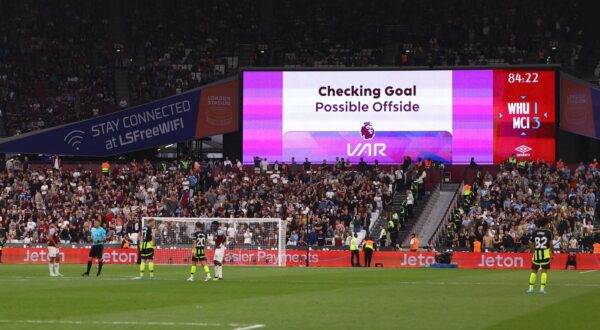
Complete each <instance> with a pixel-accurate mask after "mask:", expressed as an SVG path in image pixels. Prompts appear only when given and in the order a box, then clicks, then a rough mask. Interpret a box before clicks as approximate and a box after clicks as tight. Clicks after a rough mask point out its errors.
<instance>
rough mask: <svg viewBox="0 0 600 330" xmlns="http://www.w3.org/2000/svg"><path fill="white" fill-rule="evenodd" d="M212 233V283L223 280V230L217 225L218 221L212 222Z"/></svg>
mask: <svg viewBox="0 0 600 330" xmlns="http://www.w3.org/2000/svg"><path fill="white" fill-rule="evenodd" d="M212 232H213V237H214V240H215V257H214V264H215V278H214V279H213V280H214V281H222V280H223V258H224V257H225V240H226V236H225V230H224V229H223V228H222V227H221V226H220V225H219V222H218V221H213V222H212Z"/></svg>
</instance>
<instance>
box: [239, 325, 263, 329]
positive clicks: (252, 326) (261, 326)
mask: <svg viewBox="0 0 600 330" xmlns="http://www.w3.org/2000/svg"><path fill="white" fill-rule="evenodd" d="M264 327H265V325H264V324H253V325H250V326H247V327H243V328H235V329H233V330H250V329H258V328H264Z"/></svg>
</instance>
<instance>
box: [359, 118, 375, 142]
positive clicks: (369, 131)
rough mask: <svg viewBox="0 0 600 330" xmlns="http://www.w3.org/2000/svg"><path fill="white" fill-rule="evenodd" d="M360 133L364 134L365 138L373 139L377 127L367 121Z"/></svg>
mask: <svg viewBox="0 0 600 330" xmlns="http://www.w3.org/2000/svg"><path fill="white" fill-rule="evenodd" d="M360 135H361V136H362V138H363V140H371V139H372V138H374V137H375V129H374V128H373V125H371V122H369V121H366V122H365V123H364V124H363V126H362V127H361V128H360Z"/></svg>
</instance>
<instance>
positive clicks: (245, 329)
mask: <svg viewBox="0 0 600 330" xmlns="http://www.w3.org/2000/svg"><path fill="white" fill-rule="evenodd" d="M0 323H5V324H15V323H17V324H63V325H142V326H188V327H224V326H228V327H238V328H236V330H249V329H258V328H263V327H264V326H265V325H264V324H251V325H249V326H245V325H243V324H236V323H229V324H223V323H200V322H138V321H79V320H72V321H71V320H0ZM240 326H241V328H240Z"/></svg>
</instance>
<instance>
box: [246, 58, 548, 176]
mask: <svg viewBox="0 0 600 330" xmlns="http://www.w3.org/2000/svg"><path fill="white" fill-rule="evenodd" d="M555 76H556V71H555V69H553V68H532V69H514V70H513V69H511V70H506V69H490V70H480V69H469V70H464V69H462V70H406V71H366V70H365V71H337V70H334V71H244V72H243V73H242V83H243V88H242V93H243V95H242V108H243V117H244V118H243V159H244V160H243V161H244V163H245V164H248V165H250V164H252V163H253V160H254V157H255V156H260V157H262V158H267V159H268V160H269V161H275V160H277V161H280V162H281V161H285V162H288V161H290V160H291V159H292V158H295V159H296V161H298V162H303V161H304V159H305V157H306V158H308V160H310V161H312V162H319V163H320V162H322V161H323V160H326V161H327V162H330V163H331V162H334V161H335V160H336V159H337V158H342V157H343V158H344V159H346V160H349V161H350V162H351V163H358V162H359V161H360V160H361V159H364V160H365V161H366V162H368V163H373V162H374V161H375V160H377V161H378V162H379V164H390V165H393V164H401V163H403V160H404V157H405V156H410V157H412V158H413V159H417V158H419V157H420V158H423V159H427V158H431V159H432V160H434V161H442V162H444V163H446V164H448V163H451V164H469V162H470V160H471V157H474V158H475V160H476V162H477V163H478V164H496V163H500V162H502V161H504V160H506V159H507V158H508V157H510V156H511V155H512V154H517V156H518V157H526V158H533V159H544V160H546V161H548V162H553V161H554V158H555V141H554V139H555V131H556V114H555V112H556V94H555V89H556V88H555V87H556V83H555Z"/></svg>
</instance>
